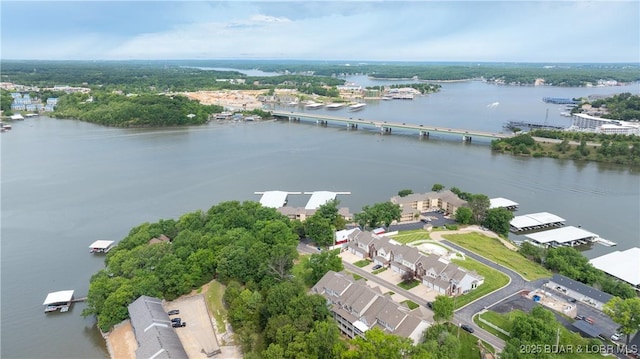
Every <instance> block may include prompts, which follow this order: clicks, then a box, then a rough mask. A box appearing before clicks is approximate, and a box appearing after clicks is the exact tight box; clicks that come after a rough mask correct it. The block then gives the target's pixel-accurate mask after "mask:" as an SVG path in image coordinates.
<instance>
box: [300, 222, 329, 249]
mask: <svg viewBox="0 0 640 359" xmlns="http://www.w3.org/2000/svg"><path fill="white" fill-rule="evenodd" d="M304 231H305V233H306V235H307V237H309V238H311V239H313V241H314V242H316V244H317V245H319V246H331V245H333V242H334V240H335V235H336V234H335V233H336V230H335V227H334V226H333V225H332V224H331V222H329V220H328V219H326V218H322V217H316V216H311V217H309V218H307V219H306V220H305V221H304Z"/></svg>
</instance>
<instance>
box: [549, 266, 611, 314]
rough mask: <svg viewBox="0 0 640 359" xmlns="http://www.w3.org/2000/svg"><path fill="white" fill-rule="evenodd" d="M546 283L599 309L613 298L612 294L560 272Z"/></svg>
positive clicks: (553, 288)
mask: <svg viewBox="0 0 640 359" xmlns="http://www.w3.org/2000/svg"><path fill="white" fill-rule="evenodd" d="M545 285H546V286H547V288H550V289H552V290H555V291H557V292H561V293H563V294H564V295H566V296H568V297H570V298H573V299H575V300H579V301H581V302H583V303H586V304H589V305H591V306H592V307H594V308H596V309H598V310H602V307H603V306H604V305H605V304H606V303H607V302H608V301H610V300H611V299H612V298H613V296H612V295H611V294H607V293H605V292H602V291H599V290H597V289H595V288H593V287H591V286H588V285H586V284H584V283H580V282H578V281H576V280H573V279H571V278H568V277H565V276H563V275H560V274H554V275H553V277H551V279H550V280H549V282H548V283H546V284H545Z"/></svg>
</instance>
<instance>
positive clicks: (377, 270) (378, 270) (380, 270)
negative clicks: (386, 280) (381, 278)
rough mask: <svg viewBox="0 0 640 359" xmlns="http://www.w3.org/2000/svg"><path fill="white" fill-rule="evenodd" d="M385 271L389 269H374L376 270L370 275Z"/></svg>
mask: <svg viewBox="0 0 640 359" xmlns="http://www.w3.org/2000/svg"><path fill="white" fill-rule="evenodd" d="M387 269H389V268H387V267H382V268H380V269H376V270H374V271H373V272H371V274H378V273H382V272H384V271H386V270H387Z"/></svg>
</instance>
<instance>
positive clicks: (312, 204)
mask: <svg viewBox="0 0 640 359" xmlns="http://www.w3.org/2000/svg"><path fill="white" fill-rule="evenodd" d="M304 194H310V195H311V198H309V202H307V205H306V206H305V207H304V209H318V208H319V207H320V206H322V205H323V204H325V203H327V202H329V201H332V200H334V199H336V196H337V195H339V194H351V192H330V191H315V192H305V193H304Z"/></svg>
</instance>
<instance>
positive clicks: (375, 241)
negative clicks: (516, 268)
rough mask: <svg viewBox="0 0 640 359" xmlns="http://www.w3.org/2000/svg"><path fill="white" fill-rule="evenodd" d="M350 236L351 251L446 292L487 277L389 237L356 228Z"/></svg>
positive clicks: (461, 289) (462, 290) (463, 289)
mask: <svg viewBox="0 0 640 359" xmlns="http://www.w3.org/2000/svg"><path fill="white" fill-rule="evenodd" d="M347 238H348V240H349V241H348V243H347V246H346V247H347V249H348V250H349V251H350V252H351V253H352V254H355V255H356V256H358V257H360V258H363V259H371V260H372V261H373V262H374V263H376V264H380V265H382V266H385V267H389V268H391V270H393V271H394V272H397V273H399V274H401V275H403V276H404V275H405V274H407V273H409V275H411V276H412V277H414V278H415V279H417V280H419V281H420V282H421V283H422V284H424V285H426V286H427V287H429V288H431V289H434V290H435V291H437V292H438V293H440V294H443V295H449V296H455V295H461V294H464V293H467V292H470V291H472V290H474V289H476V288H477V287H478V286H479V285H481V284H482V283H484V277H482V276H481V275H479V274H478V273H476V272H475V271H467V270H466V269H464V268H461V267H459V266H457V265H456V264H453V263H451V262H450V261H449V260H448V259H446V258H444V257H441V256H438V255H435V254H430V255H427V256H425V255H423V254H422V253H420V251H419V250H418V249H417V248H414V247H409V246H405V245H402V244H400V243H398V242H396V241H394V240H393V239H389V238H387V237H382V236H378V235H375V234H373V233H371V232H368V231H361V230H360V229H355V230H353V232H351V233H350V234H349V235H348V236H347Z"/></svg>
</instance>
